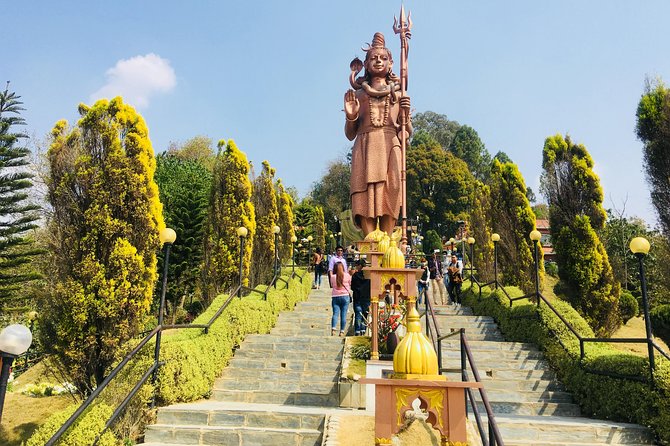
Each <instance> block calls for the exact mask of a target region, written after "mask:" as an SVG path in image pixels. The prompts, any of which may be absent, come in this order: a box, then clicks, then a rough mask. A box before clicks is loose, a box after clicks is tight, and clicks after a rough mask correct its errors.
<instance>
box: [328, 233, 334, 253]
mask: <svg viewBox="0 0 670 446" xmlns="http://www.w3.org/2000/svg"><path fill="white" fill-rule="evenodd" d="M329 239H330V240H329V241H328V251H330V252H331V253H332V252H333V250H334V246H333V242H334V241H335V236H334V235H333V234H330V237H329Z"/></svg>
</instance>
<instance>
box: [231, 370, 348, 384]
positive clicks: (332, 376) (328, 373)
mask: <svg viewBox="0 0 670 446" xmlns="http://www.w3.org/2000/svg"><path fill="white" fill-rule="evenodd" d="M337 379H338V377H337V373H336V372H335V371H334V370H321V371H317V372H302V371H295V370H278V369H275V370H259V369H249V370H246V369H228V368H226V370H224V371H223V373H222V375H221V377H220V378H218V380H223V381H225V382H230V381H231V380H235V381H252V380H253V381H282V380H284V381H295V382H303V381H313V382H336V381H337Z"/></svg>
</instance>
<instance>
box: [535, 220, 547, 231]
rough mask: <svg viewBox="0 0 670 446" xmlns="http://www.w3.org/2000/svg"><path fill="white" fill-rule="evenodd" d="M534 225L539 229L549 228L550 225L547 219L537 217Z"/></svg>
mask: <svg viewBox="0 0 670 446" xmlns="http://www.w3.org/2000/svg"><path fill="white" fill-rule="evenodd" d="M535 226H536V227H537V229H538V230H540V229H549V228H550V226H549V220H545V219H539V218H538V219H537V220H535Z"/></svg>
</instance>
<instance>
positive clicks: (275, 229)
mask: <svg viewBox="0 0 670 446" xmlns="http://www.w3.org/2000/svg"><path fill="white" fill-rule="evenodd" d="M279 231H281V228H280V227H279V226H276V225H275V226H273V227H272V232H273V233H274V235H275V264H274V275H275V276H278V275H279V274H280V266H279Z"/></svg>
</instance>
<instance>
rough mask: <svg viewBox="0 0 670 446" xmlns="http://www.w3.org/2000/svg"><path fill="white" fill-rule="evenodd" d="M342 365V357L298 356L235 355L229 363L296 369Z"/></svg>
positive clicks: (239, 365)
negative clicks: (258, 356) (308, 357)
mask: <svg viewBox="0 0 670 446" xmlns="http://www.w3.org/2000/svg"><path fill="white" fill-rule="evenodd" d="M339 365H340V359H339V358H337V359H331V360H324V359H309V360H308V359H305V358H296V359H293V360H290V361H289V360H286V359H282V358H274V357H269V358H256V357H254V358H243V357H238V356H235V357H233V358H232V359H231V360H230V362H229V363H228V368H234V369H239V368H245V369H264V370H275V369H280V370H282V369H286V370H295V371H306V372H307V371H313V372H317V371H321V370H330V371H332V370H336V369H337V368H338V367H339ZM224 371H225V370H224Z"/></svg>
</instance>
